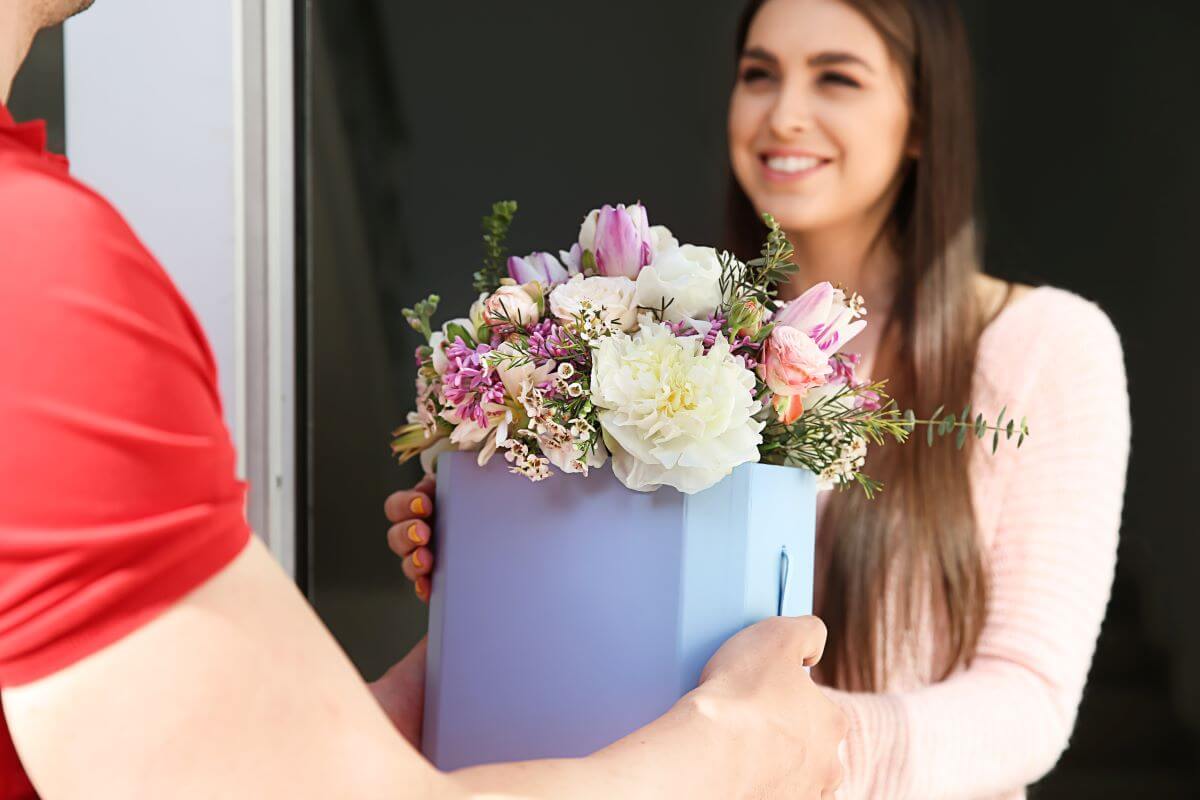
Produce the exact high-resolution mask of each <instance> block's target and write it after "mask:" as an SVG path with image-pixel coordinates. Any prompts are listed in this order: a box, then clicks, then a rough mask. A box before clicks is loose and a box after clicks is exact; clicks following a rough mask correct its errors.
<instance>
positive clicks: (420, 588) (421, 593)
mask: <svg viewBox="0 0 1200 800" xmlns="http://www.w3.org/2000/svg"><path fill="white" fill-rule="evenodd" d="M413 588H414V589H416V590H417V597H419V598H421V599H422V600H424V599H425V586H424V585H423V584H422V583H421V582H420V581H417V582H416V583H415V584H414V585H413Z"/></svg>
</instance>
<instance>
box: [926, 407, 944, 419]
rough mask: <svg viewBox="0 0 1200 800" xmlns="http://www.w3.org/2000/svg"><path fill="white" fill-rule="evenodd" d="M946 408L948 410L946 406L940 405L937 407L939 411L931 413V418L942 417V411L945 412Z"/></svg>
mask: <svg viewBox="0 0 1200 800" xmlns="http://www.w3.org/2000/svg"><path fill="white" fill-rule="evenodd" d="M945 410H946V407H945V406H938V407H937V411H934V412H933V413H932V414H930V415H929V418H930V419H937V418H938V417H940V416H941V415H942V412H943V411H945Z"/></svg>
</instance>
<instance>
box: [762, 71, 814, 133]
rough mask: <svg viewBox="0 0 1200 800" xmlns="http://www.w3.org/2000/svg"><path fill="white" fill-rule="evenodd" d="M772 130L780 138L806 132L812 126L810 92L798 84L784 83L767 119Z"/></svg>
mask: <svg viewBox="0 0 1200 800" xmlns="http://www.w3.org/2000/svg"><path fill="white" fill-rule="evenodd" d="M767 122H768V124H769V125H770V126H771V132H772V133H773V134H775V136H776V137H778V138H780V139H790V138H791V137H793V136H795V135H797V134H800V133H804V132H805V131H807V130H809V129H810V128H811V127H812V124H813V121H812V104H811V102H810V98H809V97H808V93H807V92H806V91H805V90H804V89H803V88H802V87H800V86H797V85H796V84H786V83H785V84H784V85H783V86H782V87H781V90H780V92H779V94H778V95H776V99H775V105H774V107H773V108H772V109H771V114H770V116H769V117H768V120H767Z"/></svg>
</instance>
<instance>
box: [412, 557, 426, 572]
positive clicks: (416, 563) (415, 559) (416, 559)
mask: <svg viewBox="0 0 1200 800" xmlns="http://www.w3.org/2000/svg"><path fill="white" fill-rule="evenodd" d="M412 560H413V566H414V567H416V568H417V569H420V568H421V567H423V566H425V565H424V564H422V563H421V557H420V556H418V555H417V554H416V553H413V554H412Z"/></svg>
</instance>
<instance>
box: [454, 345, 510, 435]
mask: <svg viewBox="0 0 1200 800" xmlns="http://www.w3.org/2000/svg"><path fill="white" fill-rule="evenodd" d="M492 349H493V348H492V347H491V346H490V345H487V344H481V345H479V347H477V348H476V349H474V350H472V349H471V348H469V347H467V345H466V344H465V343H464V342H463V340H462V339H461V338H460V337H457V336H456V337H454V342H453V343H452V344H451V345H450V346H449V347H447V348H446V357H447V359H448V360H449V362H450V364H449V366H448V367H447V368H446V374H445V375H443V376H442V393H443V395H444V396H445V398H446V401H447V402H448V403H449V404H450V405H451V406H453V407H454V409H455V410H456V411H457V412H458V415H459V417H461V418H462V419H464V420H466V419H469V420H472V421H473V422H475V423H476V424H477V425H479V427H481V428H486V427H487V426H488V415H487V411H486V410H485V406H488V405H499V404H502V403H503V402H504V384H503V382H501V380H500V375H499V374H498V373H497V372H496V371H495V370H493V369H492V368H491V367H490V366H489V365H488V364H486V363H484V361H483V356H485V355H487V354H488V353H490V352H491V351H492Z"/></svg>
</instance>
